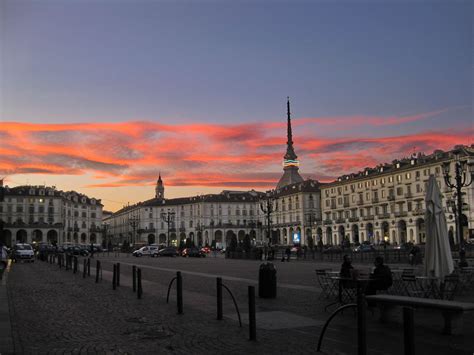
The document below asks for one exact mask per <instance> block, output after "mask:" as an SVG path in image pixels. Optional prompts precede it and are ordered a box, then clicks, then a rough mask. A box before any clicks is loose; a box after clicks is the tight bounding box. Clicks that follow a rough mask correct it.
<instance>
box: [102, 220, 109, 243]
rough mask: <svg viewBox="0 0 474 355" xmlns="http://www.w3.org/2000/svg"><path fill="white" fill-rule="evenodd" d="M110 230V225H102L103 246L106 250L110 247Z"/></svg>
mask: <svg viewBox="0 0 474 355" xmlns="http://www.w3.org/2000/svg"><path fill="white" fill-rule="evenodd" d="M108 228H109V225H108V223H102V246H103V247H104V249H105V248H108V247H109V244H110V243H109V241H108V240H107V229H108Z"/></svg>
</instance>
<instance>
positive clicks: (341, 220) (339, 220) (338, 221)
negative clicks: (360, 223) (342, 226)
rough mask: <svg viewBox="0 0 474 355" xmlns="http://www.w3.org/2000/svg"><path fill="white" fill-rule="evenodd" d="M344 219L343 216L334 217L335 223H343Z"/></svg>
mask: <svg viewBox="0 0 474 355" xmlns="http://www.w3.org/2000/svg"><path fill="white" fill-rule="evenodd" d="M345 222H346V219H345V218H338V219H336V223H345Z"/></svg>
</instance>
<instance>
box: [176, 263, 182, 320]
mask: <svg viewBox="0 0 474 355" xmlns="http://www.w3.org/2000/svg"><path fill="white" fill-rule="evenodd" d="M176 300H177V303H178V314H183V278H182V276H181V271H177V272H176Z"/></svg>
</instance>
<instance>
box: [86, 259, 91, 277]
mask: <svg viewBox="0 0 474 355" xmlns="http://www.w3.org/2000/svg"><path fill="white" fill-rule="evenodd" d="M87 276H91V259H89V258H88V259H87Z"/></svg>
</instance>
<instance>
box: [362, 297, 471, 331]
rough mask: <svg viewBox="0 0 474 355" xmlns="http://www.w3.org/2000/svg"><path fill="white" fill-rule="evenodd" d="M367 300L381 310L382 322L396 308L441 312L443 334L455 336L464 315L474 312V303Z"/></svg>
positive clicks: (395, 299) (388, 298) (385, 298)
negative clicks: (426, 309) (405, 307)
mask: <svg viewBox="0 0 474 355" xmlns="http://www.w3.org/2000/svg"><path fill="white" fill-rule="evenodd" d="M366 299H367V300H368V301H370V302H375V303H376V304H377V306H378V307H379V308H380V320H381V321H382V322H385V321H387V320H388V316H389V312H390V310H391V309H393V308H394V307H395V306H407V307H413V308H428V309H433V310H439V311H441V313H442V315H443V318H444V329H443V333H445V334H453V333H455V332H456V331H457V330H458V329H459V330H460V329H461V328H462V314H463V313H464V312H469V311H474V303H468V302H457V301H448V300H437V299H428V298H419V297H407V296H392V295H374V296H366Z"/></svg>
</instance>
